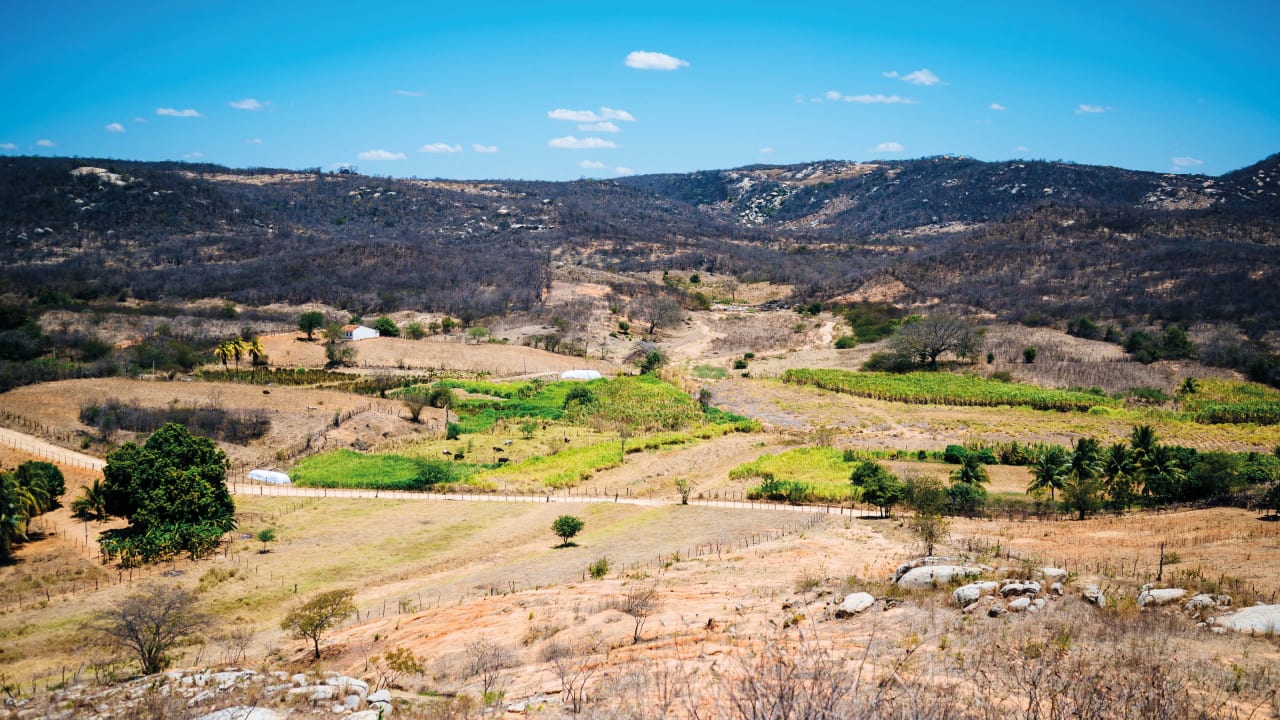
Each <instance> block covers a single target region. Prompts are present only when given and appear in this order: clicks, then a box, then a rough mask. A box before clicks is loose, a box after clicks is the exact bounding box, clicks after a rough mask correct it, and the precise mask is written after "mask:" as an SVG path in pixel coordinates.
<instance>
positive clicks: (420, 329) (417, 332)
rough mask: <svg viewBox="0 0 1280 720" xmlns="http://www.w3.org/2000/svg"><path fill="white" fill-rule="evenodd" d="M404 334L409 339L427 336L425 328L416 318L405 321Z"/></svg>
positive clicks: (419, 338)
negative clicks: (411, 320)
mask: <svg viewBox="0 0 1280 720" xmlns="http://www.w3.org/2000/svg"><path fill="white" fill-rule="evenodd" d="M404 336H405V337H407V338H409V339H410V340H421V339H422V338H424V337H426V336H427V328H426V327H424V326H423V324H422V323H420V322H418V321H416V320H415V321H413V322H410V323H406V324H405V326H404Z"/></svg>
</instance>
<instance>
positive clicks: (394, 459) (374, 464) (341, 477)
mask: <svg viewBox="0 0 1280 720" xmlns="http://www.w3.org/2000/svg"><path fill="white" fill-rule="evenodd" d="M472 470H473V468H471V467H460V466H455V465H451V464H449V463H446V462H443V461H439V460H422V459H418V458H409V457H404V456H403V455H365V454H362V453H358V452H355V451H353V450H335V451H333V452H327V453H321V454H319V455H312V456H311V457H308V458H304V459H303V460H302V461H300V462H299V463H298V464H297V465H295V466H293V468H292V469H291V470H290V471H289V474H290V476H291V477H292V478H293V482H294V483H295V484H297V485H301V486H304V487H332V488H368V489H381V490H423V489H426V488H429V487H431V486H432V485H437V484H442V483H451V482H457V481H458V480H461V479H462V478H463V477H464V476H466V475H467V474H469V473H470V472H471V471H472Z"/></svg>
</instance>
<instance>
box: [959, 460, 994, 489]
mask: <svg viewBox="0 0 1280 720" xmlns="http://www.w3.org/2000/svg"><path fill="white" fill-rule="evenodd" d="M951 481H952V482H957V483H964V484H965V485H985V484H987V483H989V482H991V476H990V475H989V474H988V473H987V468H986V466H984V465H983V464H982V458H981V456H980V455H978V453H968V454H967V455H965V456H964V458H963V459H962V460H961V461H960V467H958V468H956V469H955V470H953V471H952V472H951Z"/></svg>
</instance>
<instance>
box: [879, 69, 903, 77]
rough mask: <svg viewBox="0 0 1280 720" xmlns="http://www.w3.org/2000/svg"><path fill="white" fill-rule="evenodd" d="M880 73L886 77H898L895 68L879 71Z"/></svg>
mask: <svg viewBox="0 0 1280 720" xmlns="http://www.w3.org/2000/svg"><path fill="white" fill-rule="evenodd" d="M880 74H881V75H883V76H885V77H887V78H896V77H899V75H898V71H897V70H890V71H889V72H882V73H880Z"/></svg>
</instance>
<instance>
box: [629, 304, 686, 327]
mask: <svg viewBox="0 0 1280 720" xmlns="http://www.w3.org/2000/svg"><path fill="white" fill-rule="evenodd" d="M631 312H632V314H633V315H635V317H637V318H639V319H640V320H642V321H643V322H644V323H645V325H647V326H648V328H649V329H648V330H646V331H645V334H646V335H650V336H652V335H653V333H654V332H656V331H657V330H658V329H659V328H664V327H670V326H672V325H675V324H676V323H678V322H680V320H681V318H682V317H684V313H683V312H682V311H681V310H680V303H678V302H676V301H675V300H672V299H671V298H667V297H648V298H644V299H643V300H640V301H638V302H637V303H636V304H635V306H634V307H633V308H632V310H631Z"/></svg>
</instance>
